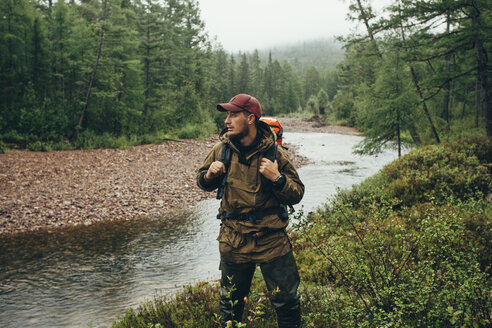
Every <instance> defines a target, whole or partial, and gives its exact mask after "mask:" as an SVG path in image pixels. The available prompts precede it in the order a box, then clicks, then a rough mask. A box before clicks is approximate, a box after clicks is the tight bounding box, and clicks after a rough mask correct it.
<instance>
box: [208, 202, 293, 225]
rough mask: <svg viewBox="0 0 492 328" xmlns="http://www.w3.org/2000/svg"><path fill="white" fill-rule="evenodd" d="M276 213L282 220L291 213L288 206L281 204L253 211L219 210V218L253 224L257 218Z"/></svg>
mask: <svg viewBox="0 0 492 328" xmlns="http://www.w3.org/2000/svg"><path fill="white" fill-rule="evenodd" d="M274 214H277V215H278V216H279V217H280V219H281V220H282V221H286V220H287V219H288V218H289V213H288V212H287V208H285V207H284V206H280V207H274V208H268V209H265V210H260V211H251V212H248V213H237V212H226V211H221V210H219V214H217V219H219V220H225V219H229V220H238V221H249V222H251V223H253V224H256V220H258V219H262V218H264V217H265V216H269V215H274Z"/></svg>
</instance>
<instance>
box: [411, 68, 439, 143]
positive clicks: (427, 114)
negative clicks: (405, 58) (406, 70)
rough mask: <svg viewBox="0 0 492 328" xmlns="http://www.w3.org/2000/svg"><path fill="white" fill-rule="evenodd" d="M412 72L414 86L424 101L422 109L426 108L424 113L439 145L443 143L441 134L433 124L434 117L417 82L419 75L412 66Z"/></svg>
mask: <svg viewBox="0 0 492 328" xmlns="http://www.w3.org/2000/svg"><path fill="white" fill-rule="evenodd" d="M410 71H411V72H412V80H413V84H414V85H415V89H417V93H418V95H419V97H420V99H421V100H422V107H423V108H424V113H425V116H426V117H427V120H428V121H429V124H430V127H431V130H432V133H433V134H434V138H435V139H436V142H437V143H441V139H439V134H438V133H437V130H436V127H435V126H434V122H432V117H431V115H430V112H429V109H428V108H427V103H426V102H425V99H424V95H423V94H422V89H420V85H419V81H418V80H417V74H416V73H415V69H414V68H413V66H412V65H410Z"/></svg>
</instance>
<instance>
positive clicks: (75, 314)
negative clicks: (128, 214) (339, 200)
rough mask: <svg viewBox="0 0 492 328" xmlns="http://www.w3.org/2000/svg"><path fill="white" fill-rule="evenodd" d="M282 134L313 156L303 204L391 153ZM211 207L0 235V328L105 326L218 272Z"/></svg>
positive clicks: (311, 205) (326, 137)
mask: <svg viewBox="0 0 492 328" xmlns="http://www.w3.org/2000/svg"><path fill="white" fill-rule="evenodd" d="M284 139H285V140H286V141H287V142H289V143H293V144H296V145H299V146H300V147H299V151H300V152H301V154H302V155H304V156H307V157H309V158H310V159H311V160H312V161H313V164H310V165H307V166H305V167H302V168H301V169H299V174H300V176H301V179H302V180H303V182H304V183H305V185H306V193H305V196H304V199H303V201H302V203H301V205H303V206H304V209H305V211H311V210H313V209H315V208H316V207H317V206H318V205H319V204H321V203H322V202H324V201H325V200H326V198H327V197H328V196H330V195H332V194H333V193H334V192H336V188H337V187H341V188H348V187H350V186H352V185H353V184H356V183H359V182H360V181H361V180H363V179H364V178H365V177H367V176H370V175H372V174H374V173H375V172H377V171H378V170H379V169H380V168H381V167H382V165H383V164H385V163H388V162H389V161H391V160H392V159H394V158H395V154H394V153H389V152H388V153H384V154H382V155H380V156H379V157H377V158H376V157H369V156H357V155H353V154H352V153H351V150H352V147H353V146H354V145H355V144H356V143H357V142H359V141H360V140H361V138H360V137H356V136H343V135H336V134H316V133H285V135H284ZM217 208H218V202H217V201H216V200H208V201H204V202H201V203H200V204H199V205H198V206H196V207H195V208H194V209H193V210H190V211H182V212H177V213H168V214H166V215H164V216H162V217H157V218H141V219H134V220H131V221H123V222H118V223H101V224H96V225H92V226H89V227H75V228H71V229H65V230H61V231H60V230H58V231H41V232H35V233H26V234H20V235H18V236H16V237H14V238H3V239H0V326H1V327H87V324H88V323H89V322H90V323H92V324H93V326H95V327H106V326H108V325H109V324H111V322H112V321H113V320H114V319H115V315H116V314H118V313H122V312H123V311H124V310H125V309H126V308H128V307H130V306H136V305H138V304H140V303H142V302H143V301H144V300H145V299H152V297H153V296H155V295H168V294H171V293H173V292H175V291H176V290H177V289H178V288H181V286H183V285H185V284H188V283H192V282H194V281H197V280H200V279H215V278H218V277H219V271H218V261H219V255H218V245H217V241H216V240H215V238H216V236H217V233H218V227H219V225H218V222H217V220H216V219H215V214H216V212H217ZM296 208H300V205H298V206H296Z"/></svg>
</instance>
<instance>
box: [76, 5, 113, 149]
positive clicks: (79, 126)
mask: <svg viewBox="0 0 492 328" xmlns="http://www.w3.org/2000/svg"><path fill="white" fill-rule="evenodd" d="M106 6H107V0H105V1H104V8H103V14H102V20H101V33H100V35H99V43H98V46H97V53H96V62H95V63H94V68H93V69H92V74H91V79H90V81H89V86H88V88H87V93H86V96H85V101H84V107H83V108H82V113H80V117H79V123H78V124H77V127H76V128H75V134H74V138H73V139H74V140H77V138H78V137H79V131H80V129H81V128H82V121H83V120H84V115H85V112H86V111H87V107H88V106H89V98H90V96H91V90H92V86H93V85H94V80H95V78H96V72H97V65H98V64H99V59H100V58H101V48H102V43H103V38H104V21H105V19H106Z"/></svg>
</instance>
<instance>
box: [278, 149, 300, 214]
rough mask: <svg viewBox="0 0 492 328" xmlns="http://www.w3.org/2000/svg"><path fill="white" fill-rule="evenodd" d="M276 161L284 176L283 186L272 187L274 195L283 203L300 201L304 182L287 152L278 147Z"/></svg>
mask: <svg viewBox="0 0 492 328" xmlns="http://www.w3.org/2000/svg"><path fill="white" fill-rule="evenodd" d="M277 162H278V169H279V171H280V174H283V175H284V176H285V178H286V182H285V184H284V187H283V188H282V189H280V190H275V188H273V193H274V195H275V197H276V198H277V199H278V200H279V201H280V202H281V203H282V204H284V205H294V204H297V203H299V202H300V201H301V199H302V197H303V196H304V184H303V183H302V181H301V179H300V178H299V175H298V174H297V171H296V169H295V167H294V165H293V164H292V162H291V160H290V158H289V155H288V154H287V152H286V151H285V150H284V149H282V148H281V147H278V151H277Z"/></svg>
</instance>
